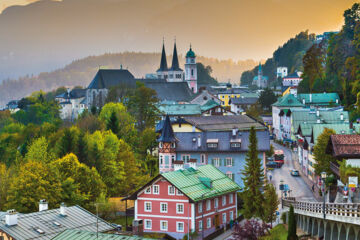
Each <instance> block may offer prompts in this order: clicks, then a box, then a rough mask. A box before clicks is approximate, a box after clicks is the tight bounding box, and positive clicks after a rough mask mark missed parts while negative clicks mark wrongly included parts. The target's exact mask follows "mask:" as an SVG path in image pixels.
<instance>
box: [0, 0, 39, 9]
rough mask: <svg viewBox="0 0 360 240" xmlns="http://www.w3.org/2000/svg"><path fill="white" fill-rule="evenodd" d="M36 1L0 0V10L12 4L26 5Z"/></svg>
mask: <svg viewBox="0 0 360 240" xmlns="http://www.w3.org/2000/svg"><path fill="white" fill-rule="evenodd" d="M36 1H37V0H0V12H2V10H4V9H5V8H7V7H9V6H12V5H26V4H28V3H32V2H36Z"/></svg>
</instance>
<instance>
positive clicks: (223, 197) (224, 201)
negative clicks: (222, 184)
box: [222, 195, 226, 206]
mask: <svg viewBox="0 0 360 240" xmlns="http://www.w3.org/2000/svg"><path fill="white" fill-rule="evenodd" d="M222 205H223V206H225V205H226V195H224V196H222Z"/></svg>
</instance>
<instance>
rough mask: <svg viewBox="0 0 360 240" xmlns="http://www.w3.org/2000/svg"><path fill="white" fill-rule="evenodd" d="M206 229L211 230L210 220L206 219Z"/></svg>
mask: <svg viewBox="0 0 360 240" xmlns="http://www.w3.org/2000/svg"><path fill="white" fill-rule="evenodd" d="M206 227H207V228H211V218H208V219H206Z"/></svg>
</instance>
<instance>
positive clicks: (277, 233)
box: [260, 224, 288, 240]
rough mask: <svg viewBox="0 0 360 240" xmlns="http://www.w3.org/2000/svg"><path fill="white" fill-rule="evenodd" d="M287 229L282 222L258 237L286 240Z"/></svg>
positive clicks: (264, 239) (267, 239)
mask: <svg viewBox="0 0 360 240" xmlns="http://www.w3.org/2000/svg"><path fill="white" fill-rule="evenodd" d="M287 235H288V234H287V230H286V228H285V226H284V225H283V224H278V225H276V226H275V227H274V228H273V229H271V230H270V235H268V236H265V237H262V238H260V239H261V240H286V239H287Z"/></svg>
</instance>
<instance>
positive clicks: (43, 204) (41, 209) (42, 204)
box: [39, 199, 48, 212]
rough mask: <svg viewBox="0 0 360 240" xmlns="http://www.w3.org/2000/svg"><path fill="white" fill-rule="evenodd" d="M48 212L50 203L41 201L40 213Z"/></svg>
mask: <svg viewBox="0 0 360 240" xmlns="http://www.w3.org/2000/svg"><path fill="white" fill-rule="evenodd" d="M46 210H48V202H47V201H46V200H45V199H41V200H40V202H39V212H42V211H46Z"/></svg>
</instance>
